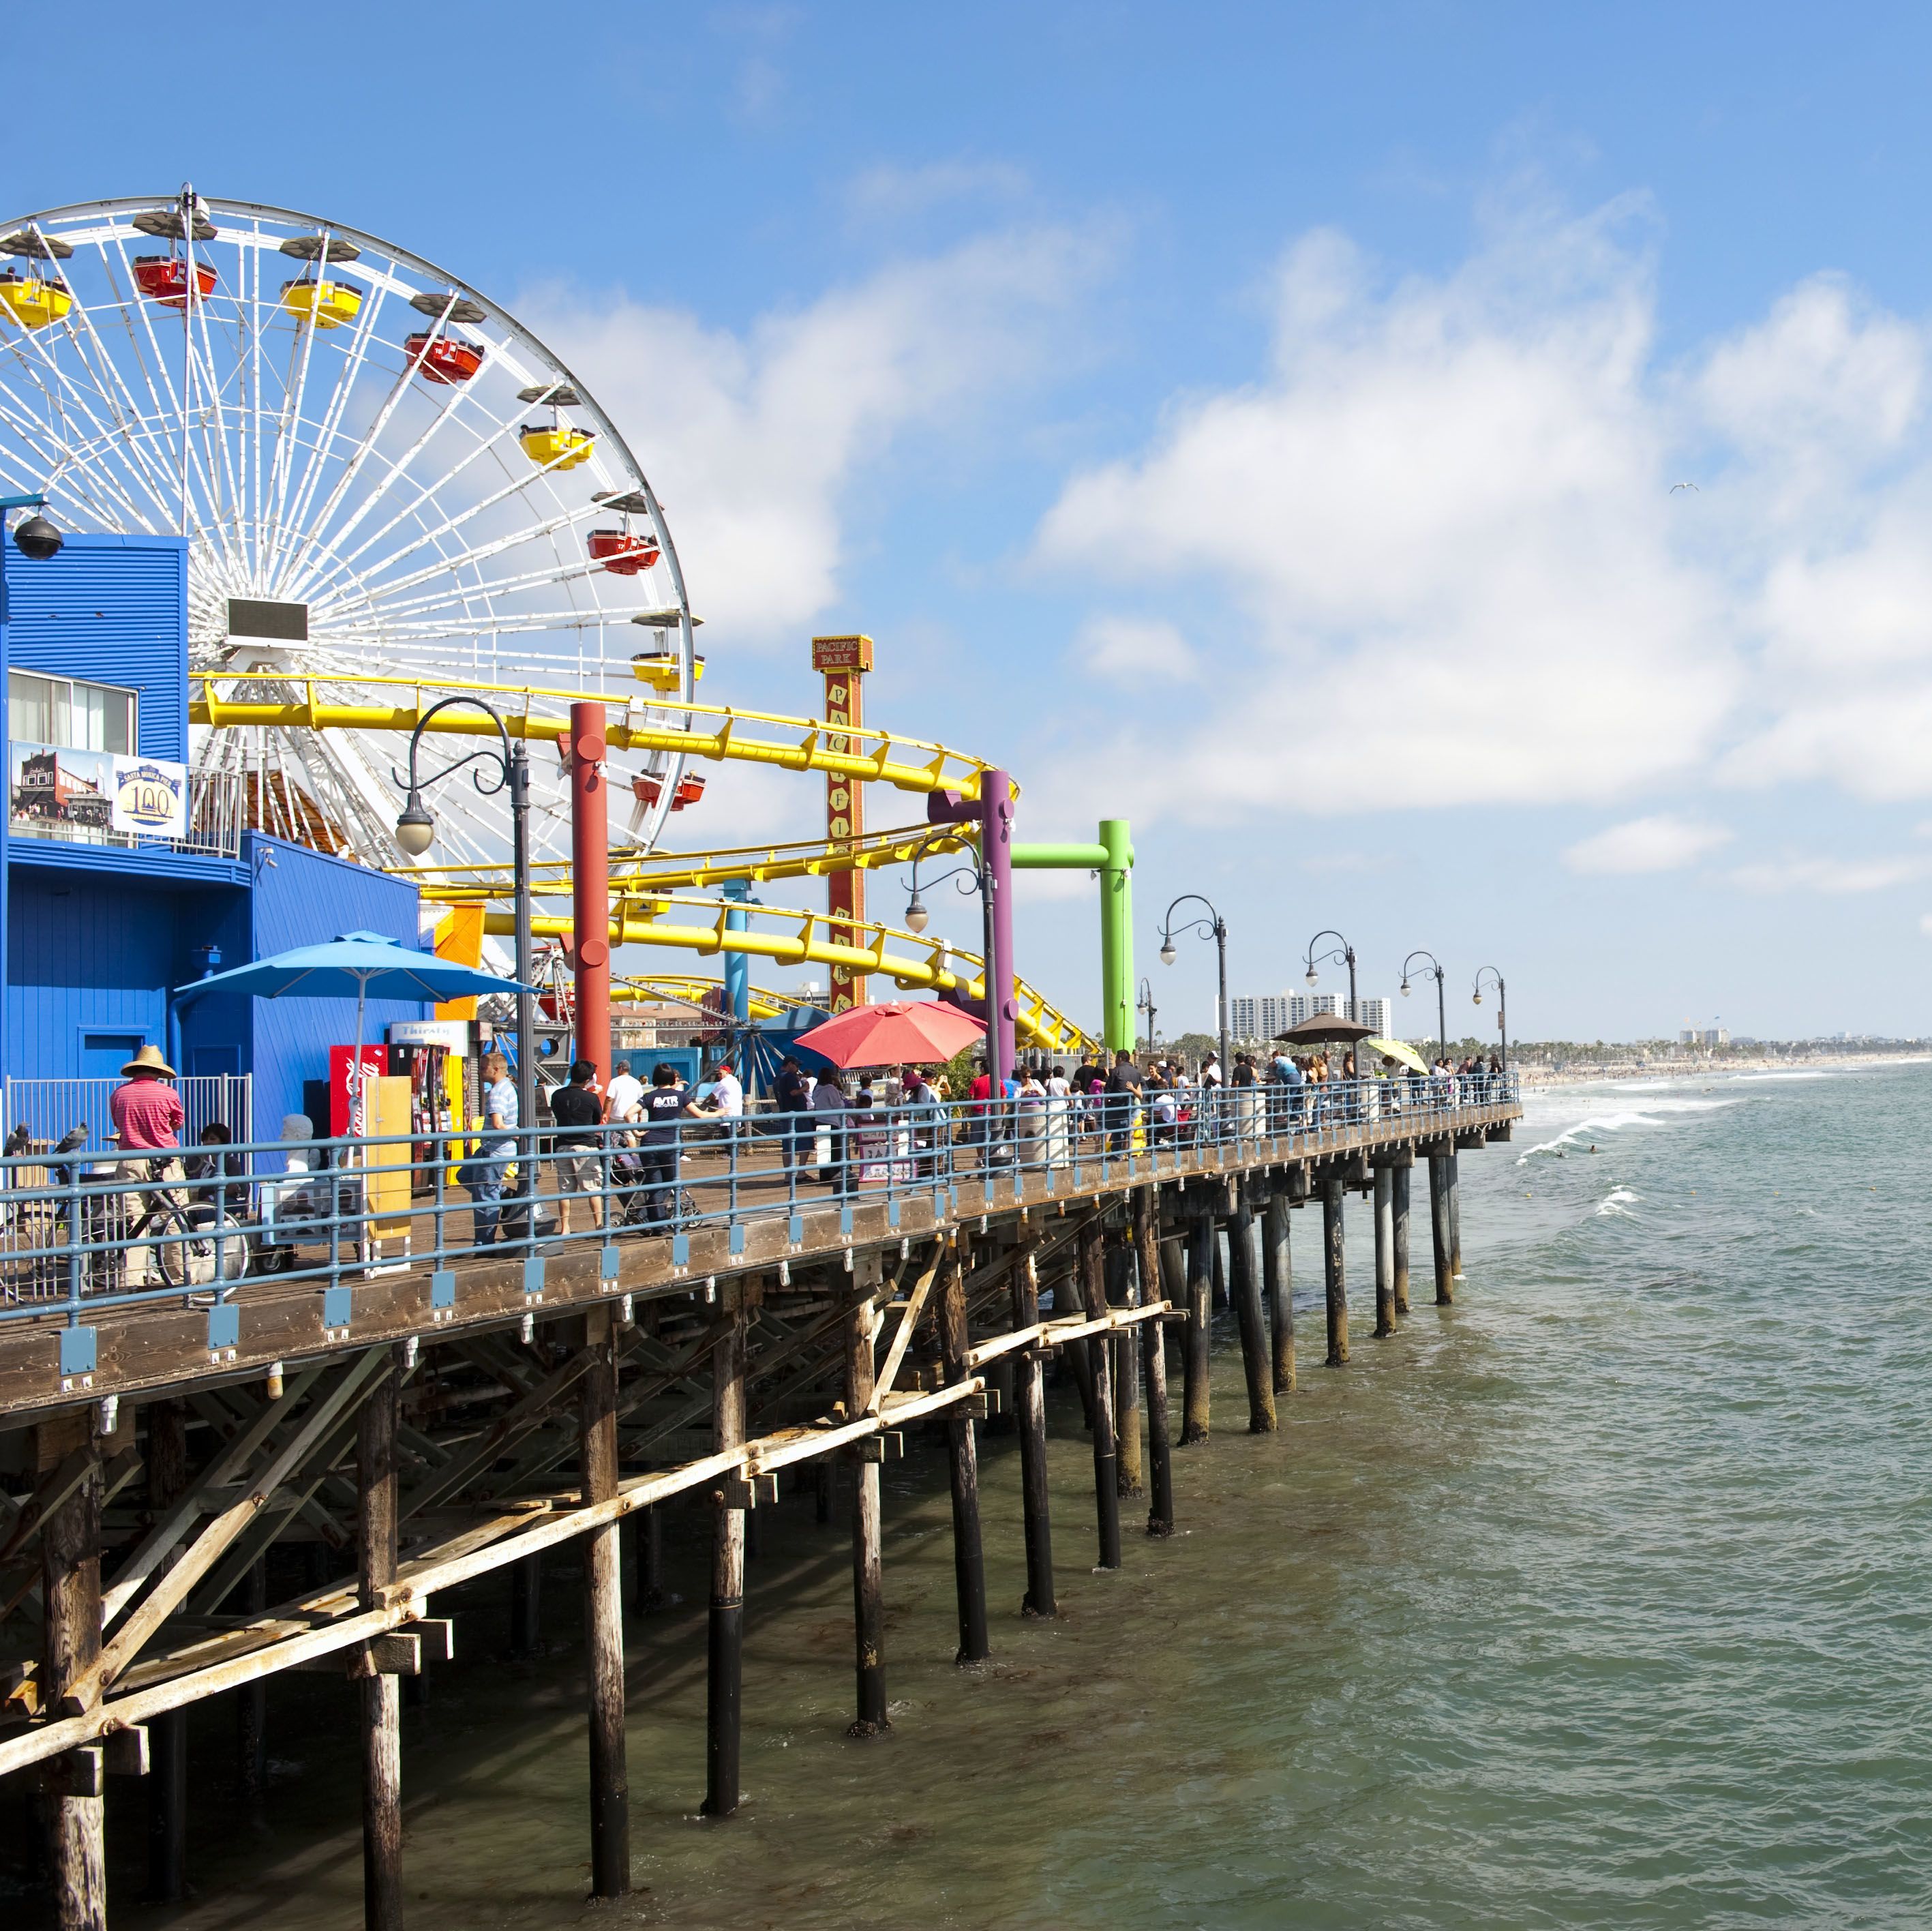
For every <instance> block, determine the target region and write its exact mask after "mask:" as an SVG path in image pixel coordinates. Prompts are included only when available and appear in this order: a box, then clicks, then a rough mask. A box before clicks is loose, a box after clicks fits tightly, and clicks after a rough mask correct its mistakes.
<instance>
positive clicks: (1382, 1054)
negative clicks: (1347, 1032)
mask: <svg viewBox="0 0 1932 1931" xmlns="http://www.w3.org/2000/svg"><path fill="white" fill-rule="evenodd" d="M1355 1050H1356V1051H1357V1052H1358V1053H1374V1054H1376V1056H1378V1057H1379V1058H1381V1059H1397V1060H1400V1062H1402V1064H1403V1065H1405V1066H1406V1067H1408V1068H1409V1069H1410V1070H1411V1071H1413V1072H1417V1073H1427V1071H1429V1062H1428V1061H1427V1060H1426V1059H1424V1058H1423V1056H1422V1055H1421V1053H1418V1052H1417V1051H1416V1050H1415V1047H1412V1046H1411V1045H1410V1044H1409V1042H1408V1041H1407V1040H1406V1039H1365V1040H1364V1041H1362V1043H1361V1045H1360V1046H1359V1047H1357V1048H1356V1049H1355ZM1356 1063H1357V1064H1358V1065H1360V1063H1361V1062H1359V1061H1358V1062H1356Z"/></svg>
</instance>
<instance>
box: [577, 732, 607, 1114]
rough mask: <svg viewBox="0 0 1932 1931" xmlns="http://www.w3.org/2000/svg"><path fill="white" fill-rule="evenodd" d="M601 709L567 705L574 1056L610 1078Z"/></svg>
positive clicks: (600, 1082)
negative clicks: (575, 998) (575, 1025)
mask: <svg viewBox="0 0 1932 1931" xmlns="http://www.w3.org/2000/svg"><path fill="white" fill-rule="evenodd" d="M570 861H571V862H570V910H571V939H572V941H573V951H574V959H575V963H576V969H577V989H576V990H577V1058H578V1059H587V1060H589V1062H591V1064H592V1065H594V1066H595V1068H597V1081H598V1085H599V1086H602V1085H603V1084H604V1083H605V1082H606V1081H607V1080H609V1078H610V786H609V780H608V778H607V775H606V773H605V772H604V707H603V706H602V705H601V704H572V705H571V707H570Z"/></svg>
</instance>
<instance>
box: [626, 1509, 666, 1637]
mask: <svg viewBox="0 0 1932 1931" xmlns="http://www.w3.org/2000/svg"><path fill="white" fill-rule="evenodd" d="M630 1520H631V1523H632V1524H633V1525H634V1526H633V1527H632V1530H631V1534H632V1536H633V1538H634V1541H633V1547H634V1549H635V1551H636V1563H637V1566H636V1571H635V1573H636V1577H637V1584H636V1587H634V1589H632V1590H631V1592H630V1594H629V1596H628V1598H627V1599H628V1601H631V1602H634V1603H635V1604H636V1605H637V1611H638V1613H639V1614H640V1615H644V1616H648V1615H650V1614H652V1612H653V1611H656V1610H659V1609H661V1608H663V1607H664V1509H663V1508H662V1507H661V1506H660V1505H659V1504H658V1503H655V1502H653V1503H652V1504H651V1505H650V1506H649V1508H647V1509H639V1510H638V1511H637V1513H636V1514H635V1515H633V1516H631V1518H630Z"/></svg>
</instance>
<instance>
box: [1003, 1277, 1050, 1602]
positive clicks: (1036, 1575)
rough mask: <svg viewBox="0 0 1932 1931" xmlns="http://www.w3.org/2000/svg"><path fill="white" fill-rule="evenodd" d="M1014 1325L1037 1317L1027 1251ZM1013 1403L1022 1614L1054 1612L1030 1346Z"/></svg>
mask: <svg viewBox="0 0 1932 1931" xmlns="http://www.w3.org/2000/svg"><path fill="white" fill-rule="evenodd" d="M1012 1293H1013V1326H1014V1327H1015V1328H1016V1329H1020V1328H1030V1327H1031V1326H1034V1323H1036V1322H1037V1321H1038V1320H1039V1319H1040V1270H1039V1268H1038V1266H1037V1263H1036V1262H1035V1260H1034V1256H1033V1254H1032V1253H1031V1251H1029V1252H1028V1253H1026V1254H1023V1255H1022V1257H1021V1258H1020V1259H1019V1260H1018V1261H1017V1262H1016V1263H1015V1264H1014V1267H1013V1289H1012ZM1013 1405H1014V1409H1015V1414H1016V1419H1017V1421H1018V1422H1019V1434H1020V1503H1021V1506H1022V1509H1023V1510H1024V1512H1025V1517H1026V1569H1027V1581H1026V1594H1025V1596H1024V1597H1023V1598H1022V1600H1021V1603H1020V1614H1022V1615H1023V1616H1057V1615H1058V1614H1060V1605H1059V1604H1058V1602H1057V1601H1056V1600H1055V1597H1054V1593H1053V1523H1052V1514H1051V1507H1050V1501H1049V1493H1048V1489H1047V1481H1046V1371H1045V1369H1044V1368H1043V1367H1042V1366H1041V1364H1040V1356H1038V1355H1037V1353H1034V1350H1032V1349H1031V1348H1028V1349H1026V1350H1023V1351H1022V1353H1021V1355H1020V1356H1019V1360H1018V1361H1017V1362H1016V1363H1015V1365H1014V1371H1013Z"/></svg>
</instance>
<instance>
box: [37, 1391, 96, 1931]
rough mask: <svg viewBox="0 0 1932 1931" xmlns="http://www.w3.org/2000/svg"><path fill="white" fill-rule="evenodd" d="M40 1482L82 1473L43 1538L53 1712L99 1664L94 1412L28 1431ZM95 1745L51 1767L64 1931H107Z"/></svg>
mask: <svg viewBox="0 0 1932 1931" xmlns="http://www.w3.org/2000/svg"><path fill="white" fill-rule="evenodd" d="M34 1433H35V1436H36V1458H37V1462H38V1464H39V1470H40V1475H41V1476H42V1478H43V1479H46V1478H47V1477H49V1476H52V1474H53V1473H54V1472H55V1470H57V1469H58V1468H60V1467H62V1464H64V1463H65V1462H66V1461H67V1459H68V1457H69V1456H70V1455H74V1456H78V1457H80V1458H83V1463H84V1464H85V1467H84V1472H83V1474H82V1476H81V1479H80V1482H79V1483H78V1484H77V1486H76V1487H75V1488H74V1492H73V1493H72V1494H71V1495H69V1496H68V1499H67V1500H65V1502H63V1503H61V1505H60V1506H59V1507H58V1508H57V1509H54V1510H52V1512H50V1513H49V1515H48V1517H47V1518H46V1522H45V1524H43V1527H42V1528H41V1530H40V1603H41V1613H42V1616H43V1623H42V1625H41V1639H42V1650H41V1667H42V1668H43V1671H44V1672H45V1674H44V1677H43V1681H44V1683H45V1685H46V1700H47V1704H48V1707H50V1708H52V1709H55V1710H58V1708H59V1707H60V1705H61V1699H62V1698H63V1697H64V1696H65V1695H66V1694H67V1692H68V1688H69V1686H71V1684H72V1683H74V1681H75V1680H76V1679H77V1678H78V1677H81V1676H82V1675H83V1674H86V1673H87V1672H88V1671H90V1670H92V1668H93V1665H94V1664H95V1661H96V1659H98V1657H99V1656H100V1654H101V1452H100V1448H99V1445H98V1443H97V1442H96V1441H95V1438H94V1411H93V1410H92V1409H91V1408H90V1409H83V1410H81V1411H80V1413H78V1414H69V1415H66V1416H60V1417H58V1418H57V1419H55V1420H53V1421H51V1422H43V1423H42V1424H41V1425H40V1427H39V1428H37V1429H36V1430H35V1431H34ZM100 1769H101V1748H100V1746H98V1745H95V1746H90V1747H89V1749H87V1750H85V1751H83V1750H72V1751H70V1752H68V1754H67V1755H65V1757H57V1758H55V1759H54V1760H53V1761H52V1763H50V1764H49V1765H48V1766H47V1770H46V1783H45V1785H44V1786H43V1788H44V1789H45V1791H46V1818H47V1826H48V1830H47V1865H48V1876H49V1879H50V1881H52V1885H53V1891H54V1908H55V1919H56V1922H57V1923H58V1924H59V1926H60V1931H107V1857H106V1848H105V1843H104V1835H105V1833H104V1809H103V1804H102V1800H101V1794H100V1792H101V1776H100V1774H99V1773H100Z"/></svg>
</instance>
